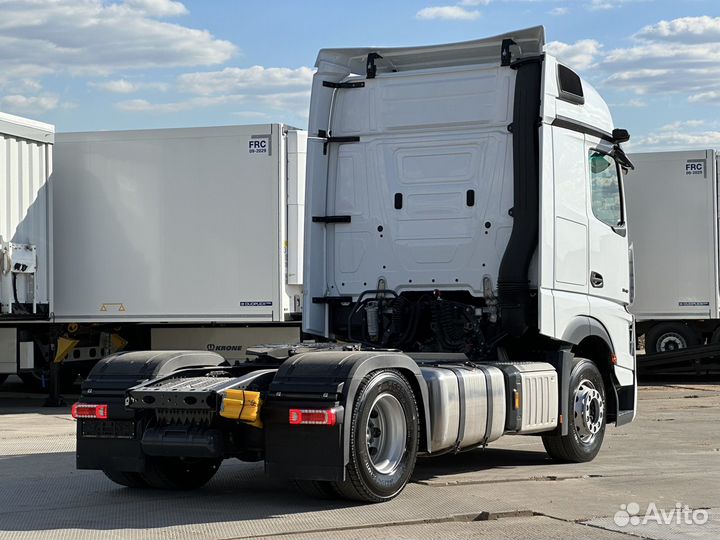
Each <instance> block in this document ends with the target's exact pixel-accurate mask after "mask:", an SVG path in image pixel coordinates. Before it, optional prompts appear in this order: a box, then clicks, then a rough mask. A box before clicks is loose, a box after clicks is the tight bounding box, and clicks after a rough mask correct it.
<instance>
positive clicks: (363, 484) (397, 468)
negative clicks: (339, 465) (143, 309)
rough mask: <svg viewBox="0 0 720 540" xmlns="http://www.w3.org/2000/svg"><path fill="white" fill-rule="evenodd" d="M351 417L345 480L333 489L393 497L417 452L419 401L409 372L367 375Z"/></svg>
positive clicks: (374, 498) (375, 498) (356, 496)
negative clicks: (406, 376)
mask: <svg viewBox="0 0 720 540" xmlns="http://www.w3.org/2000/svg"><path fill="white" fill-rule="evenodd" d="M351 422H352V424H351V434H350V463H348V466H347V479H346V480H345V481H344V482H335V483H334V484H333V488H334V490H335V491H336V492H337V493H338V494H339V495H341V496H342V497H345V498H347V499H353V500H358V501H365V502H382V501H387V500H390V499H392V498H393V497H395V496H396V495H397V494H398V493H400V492H401V491H402V490H403V488H404V487H405V485H406V484H407V482H408V480H409V479H410V476H411V475H412V473H413V470H414V469H415V460H416V459H417V452H418V441H419V413H418V406H417V402H416V400H415V394H414V393H413V390H412V388H411V387H410V384H409V383H408V381H407V380H406V379H405V377H403V376H402V375H401V374H400V373H399V372H397V371H393V370H387V371H376V372H374V373H371V374H369V375H368V376H367V377H365V379H364V380H363V381H362V383H361V384H360V387H359V389H358V394H357V397H356V399H355V404H354V406H353V411H352V417H351Z"/></svg>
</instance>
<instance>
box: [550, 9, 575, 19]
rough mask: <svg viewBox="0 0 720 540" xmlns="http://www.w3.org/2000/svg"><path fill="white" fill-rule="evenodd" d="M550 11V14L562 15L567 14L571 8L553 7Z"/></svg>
mask: <svg viewBox="0 0 720 540" xmlns="http://www.w3.org/2000/svg"><path fill="white" fill-rule="evenodd" d="M549 13H550V15H554V16H556V17H558V16H560V15H567V14H568V13H570V9H569V8H566V7H555V8H552V9H551V10H550V12H549Z"/></svg>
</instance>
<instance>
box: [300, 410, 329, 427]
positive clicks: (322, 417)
mask: <svg viewBox="0 0 720 540" xmlns="http://www.w3.org/2000/svg"><path fill="white" fill-rule="evenodd" d="M289 421H290V424H292V425H293V426H299V425H305V424H315V425H318V426H334V425H335V424H337V411H335V409H290V418H289Z"/></svg>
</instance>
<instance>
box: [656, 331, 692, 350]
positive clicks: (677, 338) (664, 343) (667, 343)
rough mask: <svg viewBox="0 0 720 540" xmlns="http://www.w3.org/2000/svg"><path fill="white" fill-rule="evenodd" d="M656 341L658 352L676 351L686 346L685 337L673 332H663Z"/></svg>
mask: <svg viewBox="0 0 720 540" xmlns="http://www.w3.org/2000/svg"><path fill="white" fill-rule="evenodd" d="M657 343H658V351H660V352H667V351H677V350H680V349H686V348H687V342H686V341H685V338H683V337H682V336H681V335H680V334H676V333H675V332H668V333H667V334H663V335H662V336H660V339H658V341H657Z"/></svg>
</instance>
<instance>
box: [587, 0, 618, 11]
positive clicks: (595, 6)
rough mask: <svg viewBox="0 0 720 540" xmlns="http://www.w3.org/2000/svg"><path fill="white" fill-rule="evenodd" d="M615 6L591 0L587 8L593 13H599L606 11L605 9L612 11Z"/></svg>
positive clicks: (604, 1) (602, 1) (607, 2)
mask: <svg viewBox="0 0 720 540" xmlns="http://www.w3.org/2000/svg"><path fill="white" fill-rule="evenodd" d="M616 6H617V4H614V3H612V2H609V1H607V0H592V1H591V2H590V5H589V6H588V7H589V8H590V9H591V10H593V11H600V10H606V9H613V8H615V7H616Z"/></svg>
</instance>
